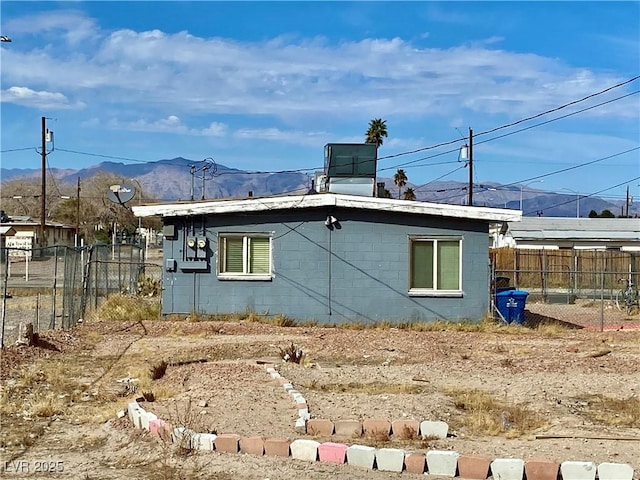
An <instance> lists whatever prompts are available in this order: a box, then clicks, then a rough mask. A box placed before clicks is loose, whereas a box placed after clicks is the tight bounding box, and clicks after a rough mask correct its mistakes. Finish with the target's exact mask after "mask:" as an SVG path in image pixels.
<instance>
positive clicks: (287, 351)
mask: <svg viewBox="0 0 640 480" xmlns="http://www.w3.org/2000/svg"><path fill="white" fill-rule="evenodd" d="M303 357H304V352H303V351H302V349H301V348H300V347H298V346H297V345H295V344H294V343H293V342H291V345H289V346H288V347H285V348H281V349H280V358H282V360H283V361H285V362H291V363H300V362H302V359H303Z"/></svg>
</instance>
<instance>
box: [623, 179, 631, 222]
mask: <svg viewBox="0 0 640 480" xmlns="http://www.w3.org/2000/svg"><path fill="white" fill-rule="evenodd" d="M629 203H631V202H630V201H629V185H627V200H626V202H625V214H624V216H625V218H629Z"/></svg>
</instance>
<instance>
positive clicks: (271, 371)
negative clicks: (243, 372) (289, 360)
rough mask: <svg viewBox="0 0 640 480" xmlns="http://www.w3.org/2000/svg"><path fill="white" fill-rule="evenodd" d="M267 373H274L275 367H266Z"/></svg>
mask: <svg viewBox="0 0 640 480" xmlns="http://www.w3.org/2000/svg"><path fill="white" fill-rule="evenodd" d="M267 373H276V369H275V368H273V367H267Z"/></svg>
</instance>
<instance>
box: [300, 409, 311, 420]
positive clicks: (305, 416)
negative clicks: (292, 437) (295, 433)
mask: <svg viewBox="0 0 640 480" xmlns="http://www.w3.org/2000/svg"><path fill="white" fill-rule="evenodd" d="M298 418H303V419H305V420H310V419H311V414H310V413H309V409H308V408H301V409H300V410H298Z"/></svg>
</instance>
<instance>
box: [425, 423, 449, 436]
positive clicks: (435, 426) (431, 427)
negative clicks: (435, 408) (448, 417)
mask: <svg viewBox="0 0 640 480" xmlns="http://www.w3.org/2000/svg"><path fill="white" fill-rule="evenodd" d="M448 433H449V425H448V424H447V423H446V422H433V421H430V420H425V421H424V422H421V423H420V435H422V436H423V437H429V438H447V434H448Z"/></svg>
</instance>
